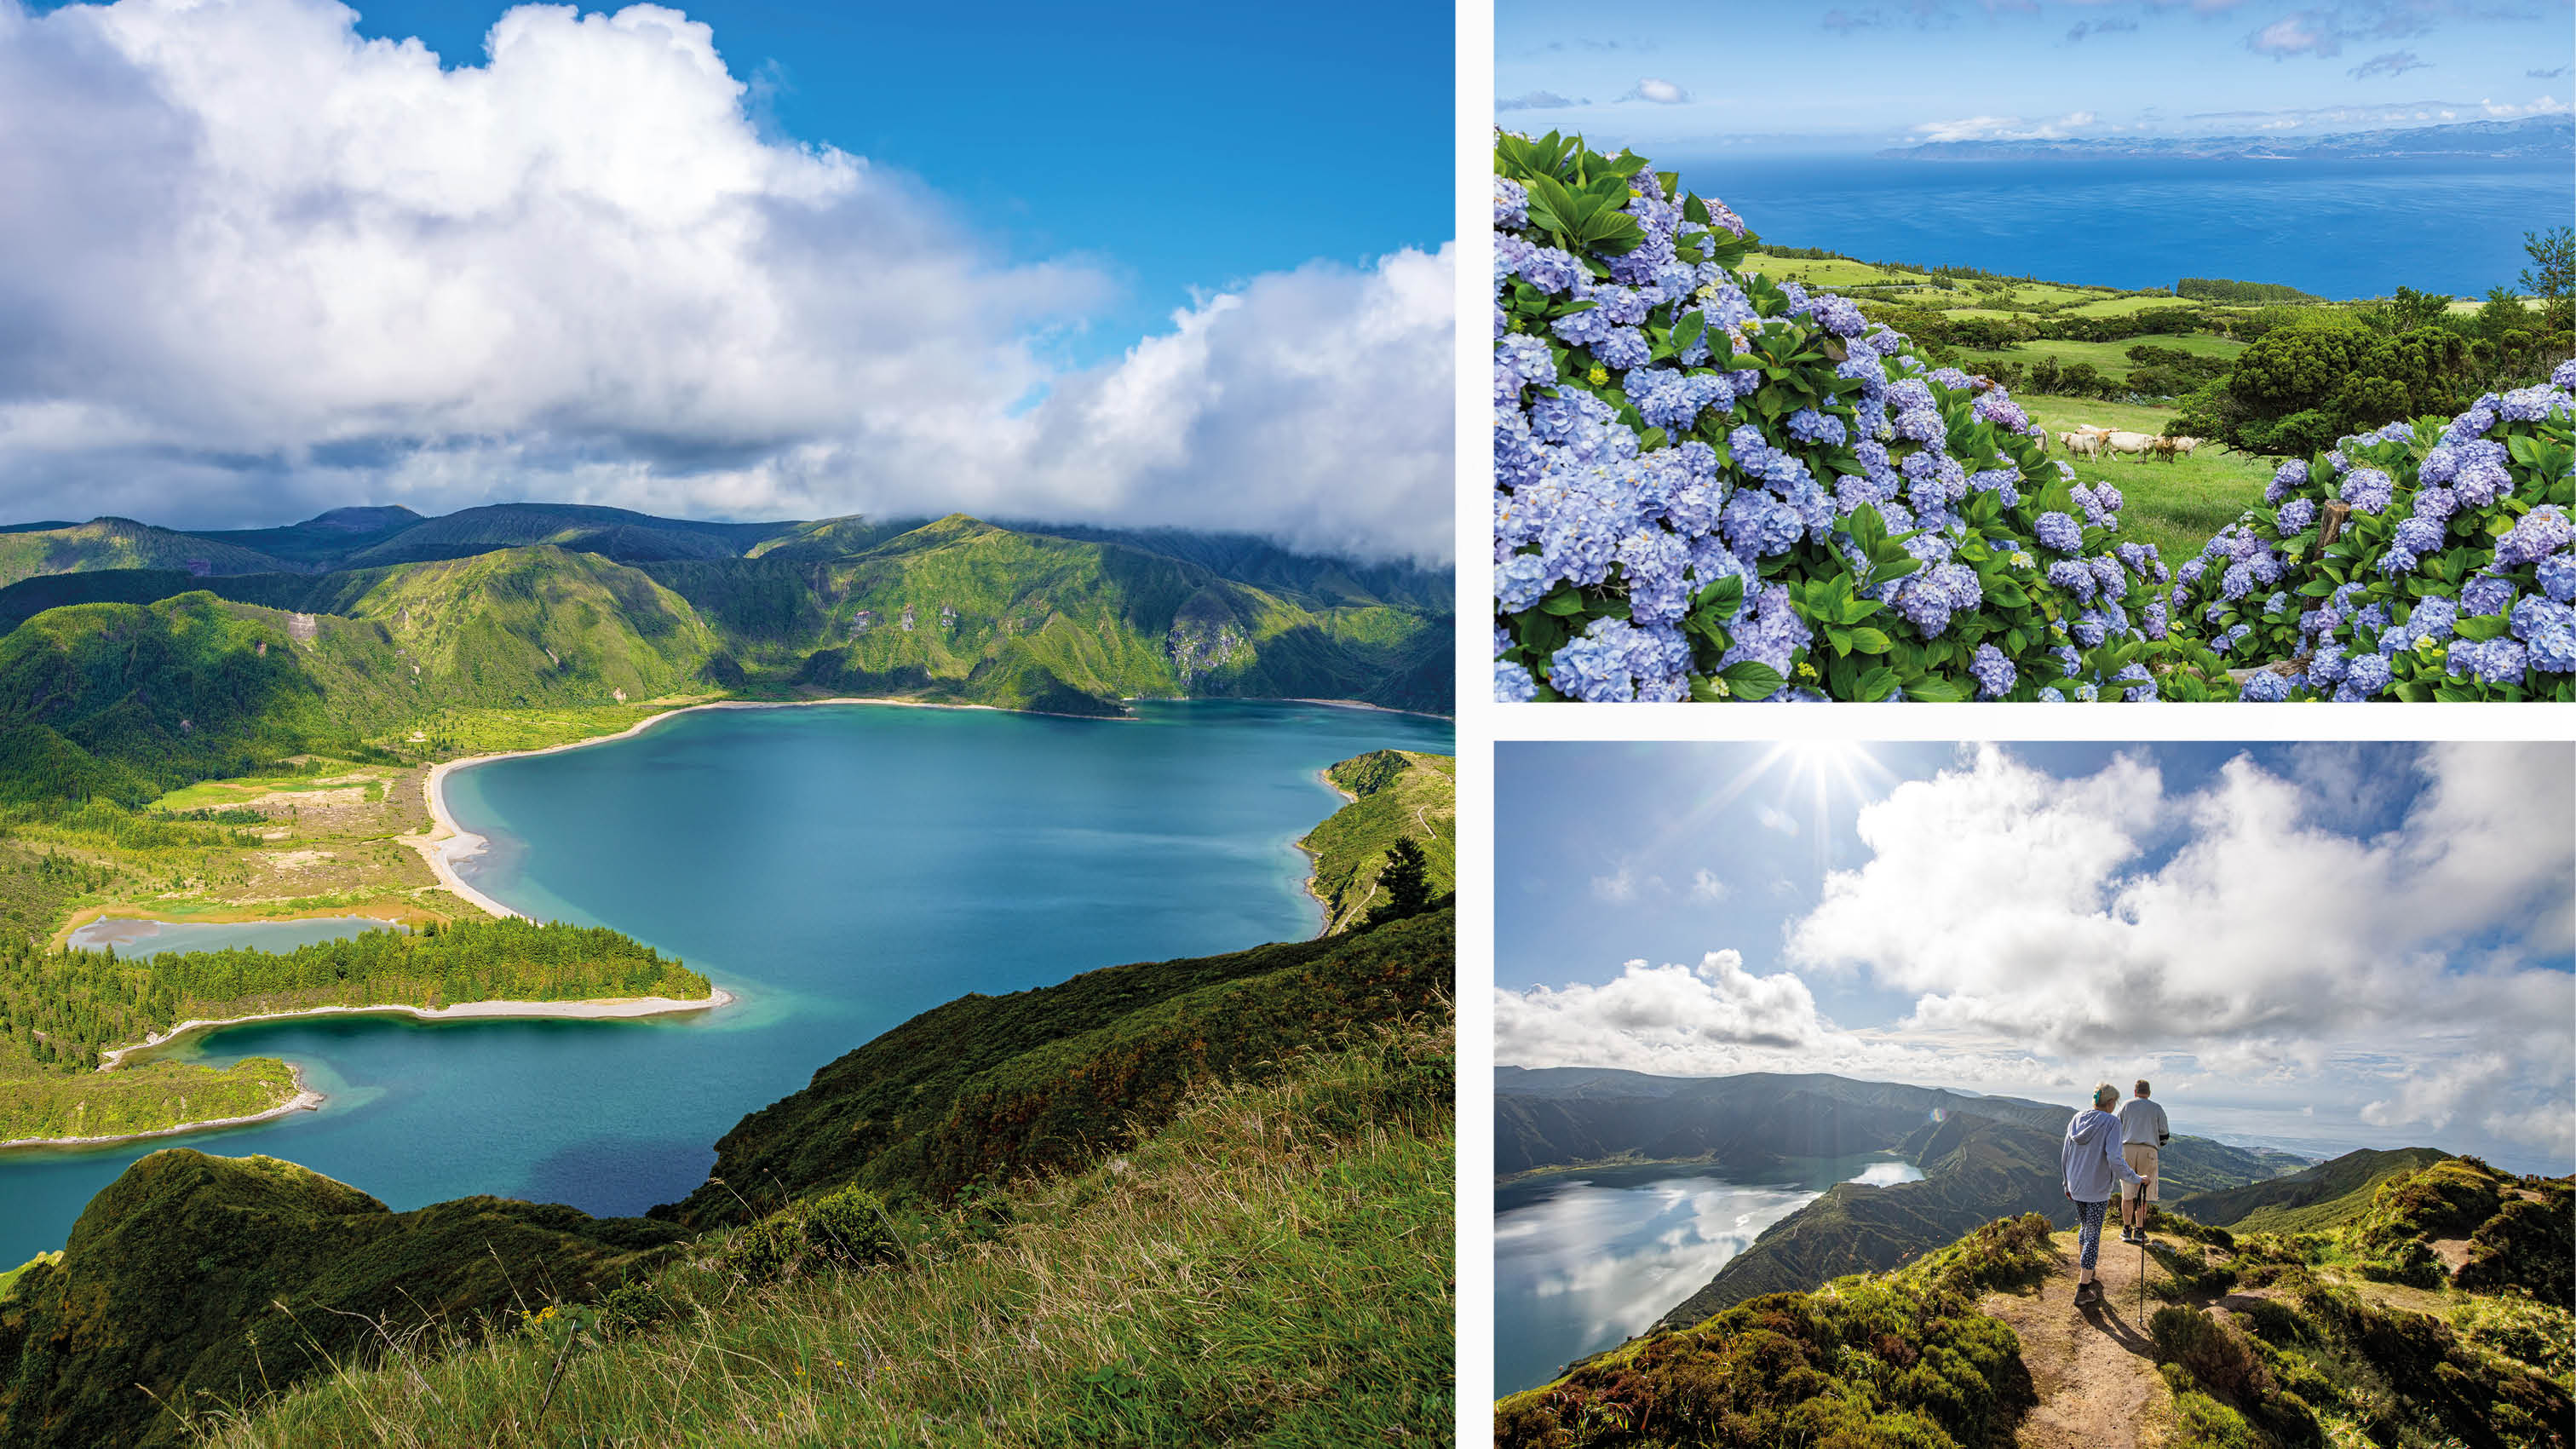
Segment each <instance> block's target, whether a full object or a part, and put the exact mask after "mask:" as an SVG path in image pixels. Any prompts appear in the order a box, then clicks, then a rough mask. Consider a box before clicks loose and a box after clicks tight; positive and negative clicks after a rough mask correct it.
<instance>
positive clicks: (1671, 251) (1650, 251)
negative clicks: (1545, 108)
mask: <svg viewBox="0 0 2576 1449" xmlns="http://www.w3.org/2000/svg"><path fill="white" fill-rule="evenodd" d="M1496 159H1497V171H1498V173H1499V174H1498V176H1497V179H1496V182H1495V194H1494V229H1495V246H1494V288H1495V308H1494V471H1495V478H1494V580H1495V583H1494V590H1495V612H1496V621H1495V622H1496V630H1495V656H1496V660H1495V691H1496V695H1497V697H1498V698H1500V699H1504V700H1525V699H1578V700H1591V701H1608V700H1649V701H1674V700H1684V699H1702V700H1717V699H1736V698H1765V697H1786V698H1792V699H1828V698H1837V699H1891V698H1915V699H1969V698H1980V699H2003V698H2015V699H2033V698H2114V699H2116V698H2147V697H2152V696H2153V695H2154V693H2155V692H2156V687H2157V686H2156V681H2155V680H2154V678H2153V677H2152V676H2151V675H2150V674H2149V672H2148V671H2147V670H2146V669H2145V668H2144V667H2143V665H2141V664H2140V663H2139V658H2140V656H2141V655H2142V654H2145V653H2146V652H2147V651H2148V650H2149V649H2150V648H2151V645H2152V641H2153V640H2154V639H2155V638H2158V637H2160V636H2161V635H2162V634H2163V632H2164V630H2165V628H2166V619H2165V616H2164V611H2163V609H2162V607H2161V601H2156V602H2153V603H2151V602H2150V600H2151V598H2152V597H2153V595H2154V593H2155V591H2156V589H2157V588H2158V587H2159V586H2161V585H2163V584H2165V583H2167V582H2168V581H2169V580H2170V578H2171V574H2170V573H2169V571H2168V570H2167V568H2166V566H2165V564H2164V563H2163V561H2162V560H2160V559H2159V558H2158V557H2157V555H2156V550H2155V549H2154V547H2153V546H2152V545H2147V544H2143V543H2137V542H2133V541H2124V540H2122V539H2120V538H2119V528H2120V509H2121V503H2122V500H2121V498H2120V495H2119V492H2118V490H2116V489H2114V488H2112V487H2110V486H2109V485H2107V484H2102V485H2097V486H2094V487H2089V488H2087V487H2079V486H2076V485H2075V484H2074V483H2073V480H2072V476H2071V473H2070V470H2068V469H2066V468H2065V467H2063V465H2060V464H2056V463H2052V462H2050V461H2048V460H2047V458H2046V455H2045V450H2044V443H2043V441H2042V439H2043V436H2044V434H2043V433H2042V430H2041V429H2040V428H2039V427H2038V426H2037V425H2036V424H2034V423H2033V422H2032V421H2031V420H2030V418H2029V417H2028V415H2027V414H2026V413H2024V412H2023V410H2022V409H2021V407H2020V406H2019V405H2018V404H2016V403H2015V402H2013V400H2012V399H2011V398H2010V397H2009V396H2007V395H2006V394H2005V392H2004V391H2003V389H2001V388H1999V387H1996V386H1995V385H1993V384H1992V383H1990V382H1988V381H1987V380H1986V379H1983V378H1979V377H1972V376H1970V375H1968V374H1966V373H1963V372H1960V371H1958V370H1957V369H1955V368H1935V367H1933V366H1931V365H1930V364H1929V363H1928V362H1927V361H1926V360H1925V359H1923V358H1922V357H1921V356H1920V355H1919V354H1918V353H1917V352H1916V351H1915V350H1914V349H1913V347H1912V346H1911V345H1910V344H1909V343H1908V342H1907V341H1906V339H1905V338H1904V337H1903V336H1902V335H1900V334H1898V333H1896V332H1893V331H1891V330H1889V329H1888V328H1886V327H1884V326H1876V325H1873V324H1871V323H1870V322H1869V321H1868V319H1866V318H1865V317H1864V316H1863V315H1862V314H1861V310H1860V308H1859V307H1857V306H1855V305H1854V304H1853V303H1852V302H1850V301H1849V300H1848V299H1845V298H1841V297H1836V296H1833V295H1831V294H1828V293H1812V292H1809V291H1807V290H1806V289H1805V288H1803V287H1801V286H1799V285H1798V284H1796V283H1794V282H1775V281H1773V280H1771V279H1769V278H1766V277H1763V276H1760V275H1759V274H1758V273H1757V272H1755V271H1754V270H1751V269H1748V268H1745V267H1743V266H1742V265H1741V262H1742V259H1743V257H1744V255H1745V253H1746V250H1747V248H1748V245H1749V242H1748V240H1747V239H1746V237H1745V235H1744V229H1743V224H1742V222H1741V220H1740V219H1738V218H1736V217H1735V215H1734V214H1733V213H1732V212H1729V211H1727V210H1726V209H1725V208H1724V207H1723V206H1722V205H1720V204H1718V203H1715V202H1709V201H1705V200H1702V199H1699V198H1695V197H1691V196H1689V195H1687V194H1685V193H1684V192H1682V191H1681V190H1680V188H1679V187H1678V186H1677V185H1676V184H1675V181H1674V179H1673V178H1672V177H1670V176H1658V175H1656V174H1655V173H1653V172H1651V171H1649V170H1646V169H1645V168H1644V163H1643V162H1641V161H1638V160H1637V159H1636V158H1634V157H1631V156H1627V155H1624V154H1623V155H1622V156H1620V157H1618V158H1609V157H1603V156H1600V155H1598V154H1597V153H1592V152H1588V151H1585V150H1584V149H1583V148H1582V147H1581V146H1580V144H1579V143H1564V142H1560V141H1559V139H1558V138H1556V137H1554V136H1550V137H1546V138H1543V139H1541V140H1538V141H1531V140H1529V139H1527V138H1523V137H1514V136H1504V137H1501V138H1498V141H1497V147H1496ZM1602 211H1609V212H1612V213H1614V214H1613V215H1610V216H1608V217H1607V218H1605V217H1603V216H1601V215H1598V214H1596V213H1598V212H1602ZM1587 217H1588V218H1589V219H1588V220H1586V219H1585V218H1587Z"/></svg>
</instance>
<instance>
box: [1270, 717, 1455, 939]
mask: <svg viewBox="0 0 2576 1449" xmlns="http://www.w3.org/2000/svg"><path fill="white" fill-rule="evenodd" d="M1457 776H1458V761H1457V759H1456V757H1455V756H1451V755H1423V754H1415V753H1413V752H1411V751H1407V750H1372V751H1370V752H1369V753H1367V754H1365V755H1358V756H1354V757H1353V758H1351V759H1347V760H1344V761H1342V762H1341V763H1340V764H1338V765H1334V766H1333V767H1331V768H1330V769H1327V770H1326V771H1324V778H1325V779H1327V780H1330V781H1331V782H1332V783H1333V784H1334V786H1336V787H1337V788H1339V789H1340V790H1341V791H1342V792H1343V793H1344V794H1347V795H1350V796H1352V797H1353V799H1352V801H1351V803H1350V804H1348V805H1345V806H1343V807H1342V808H1341V809H1339V810H1337V811H1335V812H1333V814H1332V816H1331V817H1330V818H1328V819H1326V820H1325V821H1324V823H1323V824H1321V825H1318V826H1316V827H1315V828H1314V829H1313V830H1311V831H1308V832H1307V833H1306V838H1305V839H1303V840H1300V841H1298V842H1297V846H1298V848H1299V849H1301V850H1303V851H1305V852H1306V853H1307V854H1309V855H1311V856H1313V857H1314V858H1315V878H1314V880H1313V881H1312V882H1311V883H1310V884H1309V885H1308V889H1309V890H1311V891H1312V892H1314V895H1315V898H1316V899H1317V900H1319V901H1321V902H1323V903H1324V916H1325V921H1324V931H1325V933H1326V934H1327V935H1329V934H1331V933H1333V932H1335V931H1346V930H1348V929H1350V928H1351V927H1352V926H1353V925H1356V924H1357V923H1358V922H1359V921H1360V920H1361V919H1362V918H1364V917H1366V916H1367V914H1368V911H1369V907H1370V906H1371V905H1372V904H1374V903H1376V901H1377V899H1378V890H1377V877H1378V872H1379V871H1380V870H1382V869H1384V868H1385V866H1386V852H1387V850H1388V848H1389V847H1391V846H1393V845H1394V844H1395V843H1396V842H1397V841H1398V840H1411V841H1412V842H1413V843H1414V844H1416V845H1418V846H1420V847H1422V853H1423V856H1424V859H1425V861H1426V863H1427V864H1428V866H1429V875H1430V879H1431V893H1432V894H1433V895H1435V896H1437V895H1445V894H1447V893H1448V892H1450V891H1453V890H1455V889H1457V887H1458V778H1457Z"/></svg>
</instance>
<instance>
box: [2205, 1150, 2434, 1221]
mask: <svg viewBox="0 0 2576 1449" xmlns="http://www.w3.org/2000/svg"><path fill="white" fill-rule="evenodd" d="M2449 1155H2450V1154H2449V1153H2446V1152H2440V1151H2437V1150H2435V1149H2433V1148H2430V1147H2401V1148H2398V1149H2397V1150H2395V1151H2393V1152H2374V1151H2371V1150H2369V1149H2364V1150H2362V1151H2359V1152H2347V1153H2345V1154H2344V1155H2343V1156H2341V1157H2338V1158H2335V1159H2334V1160H2333V1161H2331V1162H2321V1163H2318V1164H2317V1165H2316V1166H2314V1167H2311V1168H2309V1169H2307V1170H2306V1171H2304V1172H2294V1173H2291V1174H2289V1175H2288V1176H2286V1177H2276V1178H2273V1179H2271V1180H2270V1181H2267V1182H2257V1183H2250V1184H2248V1185H2246V1186H2244V1187H2235V1188H2226V1189H2222V1190H2220V1191H2218V1192H2204V1193H2195V1194H2191V1195H2188V1196H2184V1197H2179V1198H2175V1199H2173V1209H2174V1211H2176V1212H2178V1213H2181V1214H2183V1215H2184V1216H2185V1217H2188V1218H2191V1219H2193V1220H2195V1221H2197V1222H2204V1223H2207V1224H2209V1225H2210V1226H2212V1227H2220V1228H2227V1229H2230V1230H2232V1231H2235V1232H2239V1233H2254V1232H2273V1233H2300V1232H2311V1231H2315V1230H2317V1229H2322V1228H2331V1227H2335V1226H2338V1225H2340V1224H2343V1223H2348V1222H2350V1221H2352V1220H2353V1219H2355V1218H2357V1217H2360V1216H2361V1215H2362V1214H2363V1213H2365V1212H2367V1211H2369V1209H2370V1202H2371V1197H2372V1195H2373V1194H2374V1193H2375V1192H2376V1191H2377V1190H2378V1188H2379V1185H2380V1184H2381V1183H2384V1182H2386V1181H2388V1180H2389V1179H2390V1178H2392V1177H2401V1176H2406V1175H2409V1174H2411V1173H2413V1172H2415V1171H2417V1170H2418V1169H2420V1168H2424V1167H2429V1166H2431V1165H2432V1164H2434V1163H2436V1162H2439V1161H2441V1160H2442V1159H2444V1158H2445V1157H2448V1156H2449Z"/></svg>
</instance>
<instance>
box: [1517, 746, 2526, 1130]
mask: <svg viewBox="0 0 2576 1449" xmlns="http://www.w3.org/2000/svg"><path fill="white" fill-rule="evenodd" d="M2571 790H2576V750H2571V749H2570V748H2568V747H2565V746H2548V747H2515V746H2500V745H2479V746H2450V747H2439V748H2428V747H2418V746H2411V745H2326V744H2254V745H2234V744H2208V743H2168V744H2154V745H2107V744H2015V745H2004V746H1987V747H1974V748H1971V747H1964V746H1957V745H1950V744H1887V745H1871V746H1867V747H1859V748H1851V747H1835V746H1798V745H1790V746H1773V745H1746V744H1703V745H1672V744H1653V745H1644V744H1587V745H1566V744H1521V743H1506V744H1504V745H1501V746H1500V747H1498V755H1497V777H1496V798H1497V801H1498V805H1497V813H1496V822H1495V839H1496V842H1497V850H1496V854H1497V862H1498V863H1497V872H1496V876H1497V879H1496V886H1497V899H1498V907H1497V915H1496V921H1495V938H1496V941H1497V943H1498V945H1497V956H1498V959H1497V963H1496V984H1497V993H1496V998H1495V1000H1496V1027H1497V1047H1496V1055H1497V1060H1499V1061H1504V1062H1518V1063H1521V1064H1525V1065H1547V1064H1574V1063H1589V1064H1597V1065H1616V1066H1627V1067H1632V1068H1636V1069H1639V1070H1661V1071H1669V1072H1673V1073H1675V1074H1680V1075H1715V1074H1723V1073H1725V1072H1730V1071H1745V1070H1783V1069H1786V1070H1829V1071H1840V1072H1843V1073H1845V1074H1847V1075H1853V1076H1860V1077H1874V1078H1878V1079H1883V1080H1903V1081H1918V1082H1925V1083H1927V1084H1933V1085H1952V1086H1965V1087H1970V1088H1974V1089H1979V1090H1989V1091H2001V1092H2010V1093H2013V1094H2016V1095H2024V1096H2031V1097H2036V1098H2040V1099H2042V1100H2056V1099H2058V1098H2060V1097H2065V1096H2067V1094H2068V1092H2069V1091H2070V1090H2075V1091H2080V1089H2081V1088H2082V1087H2087V1086H2090V1084H2091V1083H2092V1082H2093V1081H2095V1080H2097V1079H2101V1078H2105V1077H2109V1078H2116V1079H2119V1080H2123V1081H2125V1080H2126V1079H2127V1078H2128V1076H2131V1075H2139V1074H2144V1075H2149V1076H2152V1077H2156V1078H2159V1079H2161V1080H2164V1081H2165V1082H2166V1083H2167V1090H2168V1092H2169V1094H2170V1095H2171V1096H2172V1097H2173V1098H2175V1099H2178V1100H2190V1101H2193V1102H2194V1103H2195V1104H2196V1109H2197V1110H2200V1111H2202V1112H2204V1113H2206V1114H2208V1115H2206V1116H2205V1117H2204V1119H2203V1129H2204V1130H2209V1131H2213V1132H2216V1131H2220V1130H2224V1131H2228V1132H2231V1133H2235V1134H2238V1135H2256V1136H2263V1137H2267V1138H2272V1139H2276V1140H2283V1141H2300V1142H2316V1143H2340V1144H2344V1145H2348V1146H2361V1145H2379V1146H2387V1145H2393V1144H2394V1143H2396V1142H2397V1141H2398V1139H2403V1140H2404V1141H2406V1142H2410V1143H2411V1142H2414V1141H2419V1140H2429V1141H2431V1142H2432V1143H2433V1144H2434V1145H2437V1146H2452V1147H2454V1150H2485V1151H2489V1152H2493V1153H2496V1154H2497V1155H2499V1156H2501V1157H2508V1158H2513V1159H2515V1160H2522V1161H2537V1162H2557V1163H2559V1166H2558V1168H2557V1169H2556V1170H2564V1168H2565V1167H2566V1166H2567V1165H2576V1131H2571V1129H2570V1126H2569V1123H2570V1118H2569V1116H2568V1112H2569V1109H2570V1107H2571V1105H2576V1104H2570V1103H2569V1101H2568V1096H2569V1081H2568V1074H2567V1067H2566V1064H2567V1062H2568V1061H2569V1060H2571V1059H2576V974H2571V972H2576V919H2571V912H2576V822H2571V820H2570V819H2569V816H2568V813H2567V809H2566V804H2565V802H2566V800H2567V799H2568V798H2569V792H2570V791H2571ZM1629 963H1643V964H1642V966H1631V965H1630V964H1629ZM2219 1124H2224V1126H2223V1127H2222V1126H2221V1125H2219Z"/></svg>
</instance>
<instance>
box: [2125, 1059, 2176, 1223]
mask: <svg viewBox="0 0 2576 1449" xmlns="http://www.w3.org/2000/svg"><path fill="white" fill-rule="evenodd" d="M2172 1140H2173V1131H2172V1129H2171V1126H2170V1124H2168V1123H2167V1122H2166V1121H2165V1109H2164V1108H2163V1107H2161V1106H2159V1105H2157V1104H2156V1103H2154V1102H2150V1101H2148V1100H2147V1079H2146V1078H2144V1077H2140V1078H2139V1079H2138V1095H2136V1096H2134V1097H2131V1098H2130V1099H2129V1100H2128V1101H2126V1102H2123V1103H2121V1104H2120V1155H2121V1156H2122V1157H2124V1158H2126V1159H2128V1163H2129V1168H2130V1170H2131V1171H2133V1172H2135V1173H2137V1174H2138V1176H2140V1177H2141V1178H2144V1179H2145V1182H2144V1184H2143V1185H2140V1186H2134V1187H2133V1186H2131V1185H2129V1184H2128V1183H2122V1184H2121V1185H2120V1241H2121V1242H2124V1243H2143V1242H2145V1241H2146V1240H2147V1219H2148V1218H2149V1217H2150V1216H2152V1215H2153V1214H2154V1212H2155V1209H2154V1208H2152V1207H2149V1206H2148V1204H2150V1203H2152V1202H2154V1201H2155V1200H2156V1186H2157V1183H2156V1154H2157V1153H2158V1152H2160V1151H2162V1150H2163V1148H2164V1145H2165V1144H2166V1143H2168V1142H2171V1141H2172Z"/></svg>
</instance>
